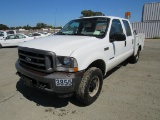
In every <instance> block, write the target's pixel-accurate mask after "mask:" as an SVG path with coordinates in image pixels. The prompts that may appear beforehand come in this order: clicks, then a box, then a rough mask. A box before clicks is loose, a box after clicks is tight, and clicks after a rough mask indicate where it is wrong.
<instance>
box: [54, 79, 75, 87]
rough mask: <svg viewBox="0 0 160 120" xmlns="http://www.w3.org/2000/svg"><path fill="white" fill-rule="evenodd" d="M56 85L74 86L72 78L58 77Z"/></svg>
mask: <svg viewBox="0 0 160 120" xmlns="http://www.w3.org/2000/svg"><path fill="white" fill-rule="evenodd" d="M55 82H56V86H72V79H56V80H55Z"/></svg>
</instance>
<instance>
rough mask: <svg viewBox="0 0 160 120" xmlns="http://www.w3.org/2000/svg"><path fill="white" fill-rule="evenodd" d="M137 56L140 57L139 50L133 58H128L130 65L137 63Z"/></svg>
mask: <svg viewBox="0 0 160 120" xmlns="http://www.w3.org/2000/svg"><path fill="white" fill-rule="evenodd" d="M139 55H140V49H138V51H137V54H136V55H135V56H134V55H133V56H132V57H131V58H130V62H131V63H133V64H134V63H137V62H138V60H139Z"/></svg>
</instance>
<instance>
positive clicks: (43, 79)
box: [15, 61, 84, 94]
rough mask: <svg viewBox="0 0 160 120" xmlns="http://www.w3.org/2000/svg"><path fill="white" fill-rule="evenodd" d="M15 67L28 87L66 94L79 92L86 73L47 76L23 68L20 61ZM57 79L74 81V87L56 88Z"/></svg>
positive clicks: (63, 73)
mask: <svg viewBox="0 0 160 120" xmlns="http://www.w3.org/2000/svg"><path fill="white" fill-rule="evenodd" d="M15 66H16V69H17V74H18V75H19V76H20V78H21V79H22V80H23V81H24V83H25V84H26V85H27V86H30V87H36V88H38V89H41V90H44V91H48V92H54V93H63V94H66V93H72V92H75V91H77V89H78V87H79V84H80V82H81V79H82V76H83V74H84V71H80V72H76V73H68V72H53V73H51V74H45V73H40V72H36V71H33V70H30V69H28V68H25V67H22V66H21V65H20V64H19V62H18V61H17V62H16V65H15ZM56 79H69V80H72V85H70V86H56V81H55V80H56Z"/></svg>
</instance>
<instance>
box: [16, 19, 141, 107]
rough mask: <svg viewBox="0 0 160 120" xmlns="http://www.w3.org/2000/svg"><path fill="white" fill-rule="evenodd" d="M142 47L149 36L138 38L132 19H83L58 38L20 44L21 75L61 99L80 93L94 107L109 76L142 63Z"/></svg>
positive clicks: (69, 26)
mask: <svg viewBox="0 0 160 120" xmlns="http://www.w3.org/2000/svg"><path fill="white" fill-rule="evenodd" d="M143 46H144V35H143V34H137V35H134V33H133V30H132V27H131V24H130V22H129V20H127V19H124V18H119V17H110V16H94V17H84V18H78V19H75V20H72V21H70V22H69V23H68V24H67V25H66V26H64V27H63V28H62V30H60V31H59V32H58V33H57V34H56V35H53V36H50V37H46V38H42V39H39V40H37V41H36V40H34V41H29V42H27V43H24V44H21V45H20V46H19V47H18V54H19V59H18V60H17V62H16V69H17V74H18V75H19V76H20V77H21V80H23V81H24V83H25V84H26V85H27V86H30V87H35V88H38V89H41V90H44V91H48V92H54V93H57V94H58V95H59V96H61V97H62V96H63V97H66V96H70V95H71V94H75V96H76V97H77V99H78V100H79V101H81V102H82V103H84V104H86V105H89V104H92V103H93V102H94V101H95V100H96V99H97V98H98V96H99V94H100V92H101V89H102V84H103V77H104V76H105V75H106V74H107V72H108V71H109V70H111V69H112V68H114V67H115V66H117V65H118V64H120V63H121V62H123V61H125V60H126V59H128V58H129V59H130V61H131V62H132V63H136V62H138V59H139V55H140V51H142V50H143Z"/></svg>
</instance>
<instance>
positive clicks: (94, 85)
mask: <svg viewBox="0 0 160 120" xmlns="http://www.w3.org/2000/svg"><path fill="white" fill-rule="evenodd" d="M99 84H100V80H99V77H98V76H94V77H93V78H92V80H91V82H90V84H89V89H88V91H89V95H90V96H91V97H93V96H95V95H96V94H97V92H98V90H99Z"/></svg>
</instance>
